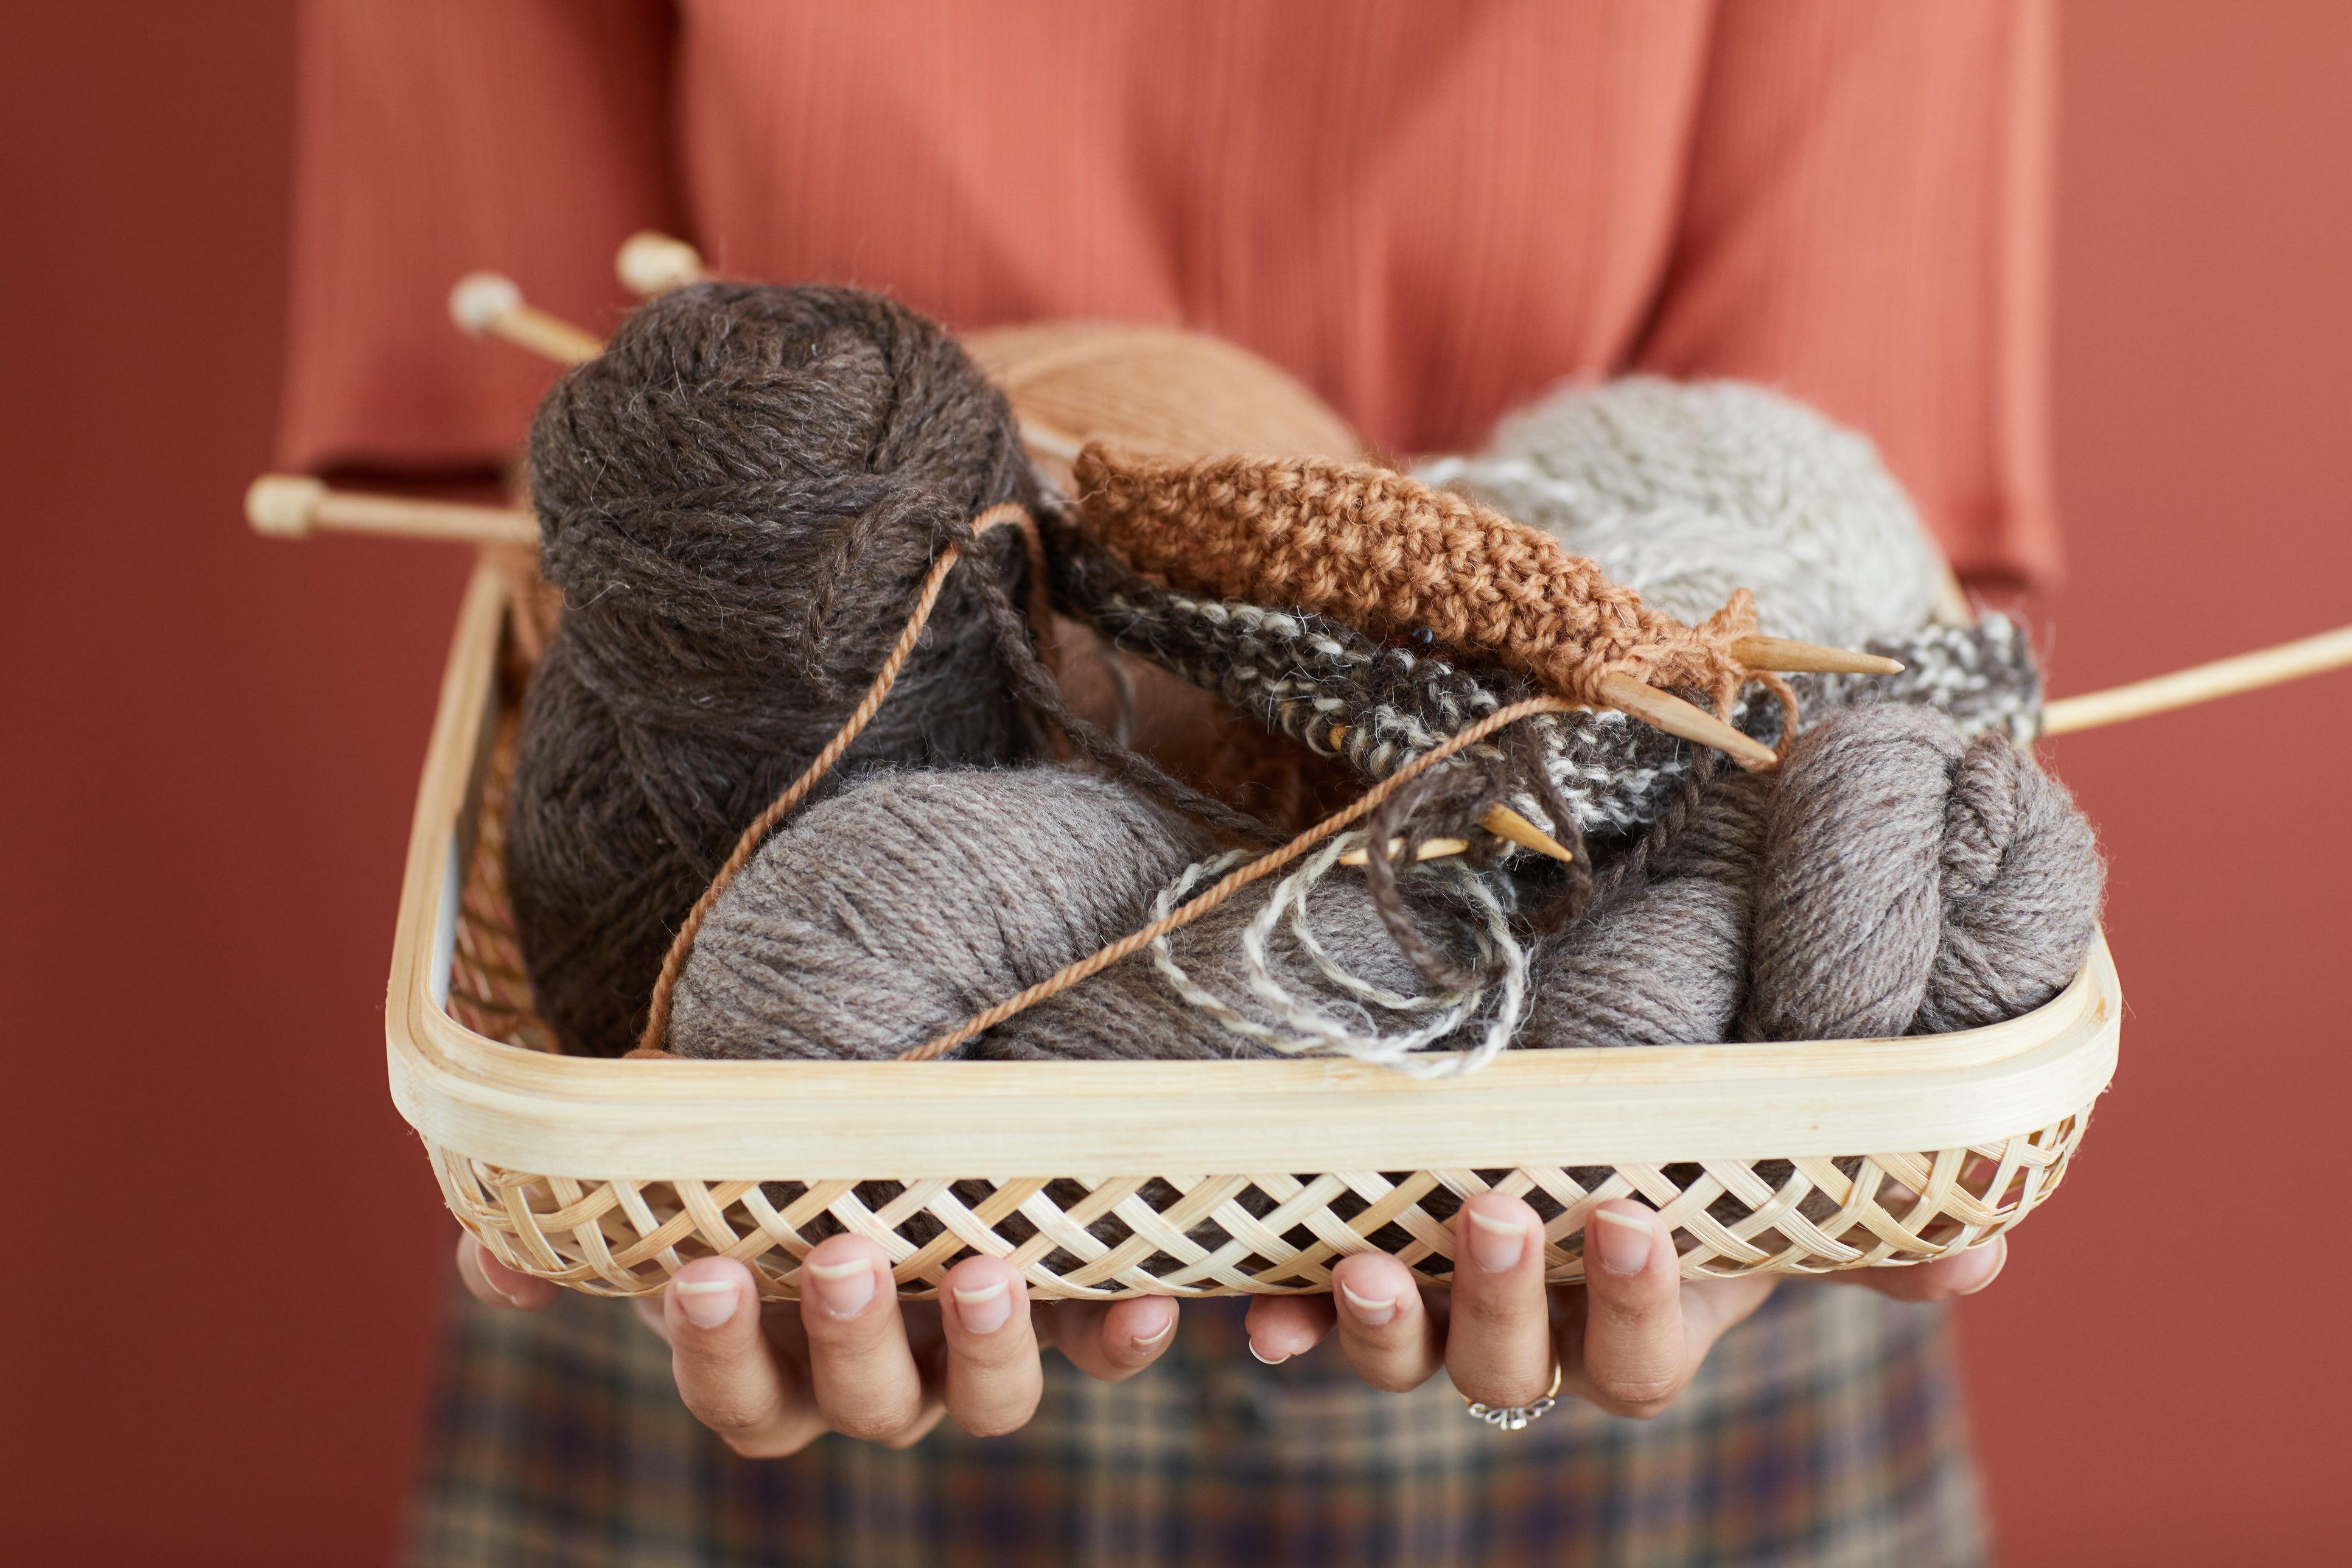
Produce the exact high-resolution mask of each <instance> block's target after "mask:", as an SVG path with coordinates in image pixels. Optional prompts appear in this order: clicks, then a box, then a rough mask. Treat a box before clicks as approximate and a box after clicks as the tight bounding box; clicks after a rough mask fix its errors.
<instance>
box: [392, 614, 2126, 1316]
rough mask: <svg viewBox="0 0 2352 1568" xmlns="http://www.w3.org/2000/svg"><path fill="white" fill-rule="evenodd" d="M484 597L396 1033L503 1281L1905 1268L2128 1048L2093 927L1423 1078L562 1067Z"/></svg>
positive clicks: (434, 821)
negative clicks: (1620, 1227)
mask: <svg viewBox="0 0 2352 1568" xmlns="http://www.w3.org/2000/svg"><path fill="white" fill-rule="evenodd" d="M503 598H504V595H503V591H502V588H501V586H500V584H499V580H498V579H497V577H496V575H495V574H492V573H490V572H488V570H487V569H486V570H485V571H484V572H483V573H481V574H478V576H477V578H476V581H475V584H474V585H473V588H472V589H471V590H470V591H469V593H468V596H467V605H466V609H465V612H464V614H463V616H461V620H460V624H459V627H458V633H457V643H456V646H455V647H454V649H453V652H452V655H451V660H450V667H449V672H448V676H447V679H446V684H445V689H444V691H443V697H442V707H441V712H440V716H439V720H438V722H437V723H436V731H435V738H434V744H433V751H432V752H431V754H430V756H429V757H428V761H427V764H426V769H425V783H424V787H423V789H422V790H421V791H420V797H419V801H418V808H417V819H416V830H415V837H414V838H413V840H412V844H411V850H410V858H409V866H408V877H407V879H406V882H405V884H404V892H403V909H402V917H401V926H400V937H399V940H398V942H397V943H396V945H395V950H394V971H393V977H392V991H391V998H390V1005H389V1006H388V1008H387V1015H386V1016H387V1040H388V1045H389V1047H390V1061H391V1068H392V1079H393V1087H394V1098H395V1100H396V1101H397V1102H398V1103H399V1104H400V1106H401V1109H402V1110H403V1112H404V1114H406V1115H407V1116H408V1118H409V1120H410V1121H411V1123H412V1124H413V1125H415V1127H416V1128H417V1130H418V1131H419V1133H420V1134H421V1135H422V1136H423V1138H424V1140H425V1146H426V1149H427V1152H428V1153H429V1155H430V1157H431V1159H432V1163H433V1167H434V1171H435V1173H436V1176H437V1177H438V1179H439V1181H440V1184H441V1188H442V1192H443V1194H444V1196H445V1198H446V1201H447V1203H448V1205H449V1208H450V1210H451V1212H452V1213H453V1214H455V1215H457V1218H458V1220H459V1222H460V1223H461V1224H463V1225H464V1226H466V1227H467V1229H468V1230H469V1231H471V1232H472V1233H473V1234H475V1235H476V1236H478V1237H480V1238H481V1239H482V1240H483V1241H484V1242H485V1244H487V1245H488V1247H489V1248H490V1250H491V1251H492V1252H493V1253H494V1254H495V1255H496V1256H497V1257H498V1258H499V1259H500V1260H501V1261H502V1262H504V1263H506V1264H507V1265H508V1266H509V1267H510V1268H515V1269H517V1270H519V1271H520V1272H524V1273H528V1274H533V1275H538V1276H540V1277H542V1278H545V1279H552V1280H556V1281H558V1282H560V1283H562V1284H565V1285H568V1286H571V1287H572V1288H574V1289H581V1290H583V1291H588V1292H592V1293H594V1294H600V1295H641V1294H647V1293H651V1292H654V1291H656V1290H658V1289H661V1287H662V1286H663V1284H664V1283H665V1282H666V1281H667V1279H668V1278H669V1276H670V1275H671V1274H672V1273H673V1272H675V1271H676V1270H677V1268H680V1267H681V1266H682V1265H684V1264H685V1263H687V1262H688V1261H690V1260H691V1259H693V1258H699V1257H706V1256H709V1255H711V1254H714V1253H723V1254H726V1255H728V1256H731V1257H734V1258H740V1259H742V1260H743V1261H744V1262H746V1263H748V1264H749V1265H750V1266H751V1268H752V1270H753V1271H754V1273H755V1274H756V1275H757V1277H758V1279H759V1280H760V1283H761V1289H762V1290H763V1292H764V1293H766V1294H767V1295H769V1296H771V1297H775V1298H780V1299H788V1298H791V1297H793V1296H795V1295H796V1294H797V1291H798V1281H799V1269H800V1260H801V1258H803V1256H804V1255H805V1254H806V1253H807V1251H808V1249H809V1248H810V1247H813V1246H814V1245H815V1244H816V1243H817V1242H818V1241H820V1240H823V1239H824V1237H827V1236H831V1235H835V1234H837V1233H839V1232H841V1231H844V1230H846V1231H851V1232H855V1233H856V1234H859V1235H863V1236H866V1237H870V1238H872V1239H873V1240H875V1241H876V1242H877V1243H878V1244H880V1245H881V1246H882V1247H883V1248H884V1249H885V1250H886V1251H887V1253H888V1254H889V1256H890V1258H891V1259H892V1261H893V1263H894V1265H895V1268H896V1273H897V1277H898V1281H899V1285H900V1289H901V1291H902V1293H904V1294H907V1295H909V1296H923V1295H929V1294H931V1293H933V1292H934V1291H935V1290H936V1289H937V1286H938V1282H939V1280H940V1277H941V1276H942V1275H944V1274H945V1272H946V1271H947V1269H948V1268H950V1266H951V1265H952V1264H953V1263H954V1262H955V1261H956V1260H957V1259H958V1258H961V1257H963V1256H964V1255H965V1254H966V1253H967V1252H971V1251H981V1252H988V1253H993V1254H995V1255H997V1256H1000V1257H1003V1258H1007V1259H1008V1260H1010V1261H1012V1262H1013V1264H1014V1266H1015V1267H1017V1268H1020V1269H1021V1270H1022V1271H1023V1273H1024V1278H1026V1279H1027V1280H1028V1282H1029V1286H1030V1290H1031V1294H1032V1295H1033V1296H1034V1297H1035V1298H1037V1299H1040V1300H1050V1299H1055V1298H1062V1297H1084V1298H1092V1299H1108V1298H1115V1297H1120V1296H1127V1295H1134V1294H1145V1293H1158V1294H1169V1295H1231V1294H1242V1293H1250V1294H1267V1293H1299V1292H1312V1291H1320V1290H1328V1289H1330V1268H1331V1265H1332V1264H1333V1262H1334V1261H1336V1260H1337V1259H1338V1258H1341V1257H1344V1256H1346V1255H1347V1254H1349V1253H1350V1252H1355V1251H1361V1250H1365V1249H1368V1248H1379V1249H1381V1250H1385V1251H1391V1252H1394V1253H1396V1254H1397V1255H1398V1256H1399V1257H1400V1258H1402V1259H1403V1261H1404V1262H1405V1263H1406V1264H1407V1265H1408V1266H1409V1267H1411V1268H1412V1269H1413V1270H1414V1271H1415V1273H1416V1274H1417V1275H1418V1276H1419V1277H1420V1278H1422V1279H1424V1280H1426V1281H1428V1282H1430V1283H1433V1284H1442V1283H1444V1281H1445V1280H1447V1279H1449V1278H1450V1275H1451V1262H1452V1257H1453V1243H1454V1229H1453V1218H1454V1215H1455V1213H1456V1211H1457V1209H1458V1206H1459V1205H1460V1202H1461V1200H1462V1199H1463V1198H1465V1197H1466V1196H1468V1195H1471V1194H1475V1193H1478V1192H1482V1191H1486V1190H1488V1189H1490V1188H1492V1189H1499V1190H1501V1191H1505V1192H1508V1193H1513V1194H1518V1195H1521V1196H1524V1197H1526V1198H1527V1199H1528V1201H1529V1202H1530V1203H1531V1204H1532V1205H1535V1206H1536V1208H1537V1210H1538V1213H1540V1214H1541V1215H1544V1218H1545V1221H1546V1224H1545V1242H1546V1260H1547V1265H1548V1272H1549V1276H1550V1277H1551V1278H1552V1279H1557V1280H1572V1279H1577V1278H1579V1277H1580V1274H1581V1272H1582V1268H1583V1264H1582V1259H1581V1258H1580V1255H1579V1246H1580V1232H1581V1229H1582V1226H1583V1222H1584V1216H1585V1213H1586V1211H1587V1210H1588V1209H1590V1207H1591V1205H1594V1204H1596V1203H1599V1202H1602V1201H1605V1200H1608V1199H1611V1198H1619V1197H1637V1198H1640V1199H1643V1200H1645V1201H1647V1202H1648V1203H1650V1204H1651V1205H1654V1206H1655V1207H1656V1208H1657V1209H1659V1210H1660V1211H1661V1213H1663V1214H1664V1215H1665V1217H1666V1218H1667V1220H1668V1222H1669V1223H1670V1224H1671V1225H1672V1226H1674V1227H1675V1234H1676V1238H1677V1244H1678V1246H1679V1247H1680V1249H1681V1254H1682V1267H1683V1272H1684V1274H1685V1277H1686V1278H1702V1277H1707V1276H1724V1275H1733V1274H1742V1273H1754V1272H1769V1273H1822V1272H1828V1271H1831V1270H1833V1269H1841V1268H1864V1267H1874V1266H1889V1265H1902V1264H1910V1263H1917V1262H1924V1261H1927V1260H1929V1259H1932V1258H1939V1257H1943V1256H1945V1255H1947V1254H1948V1253H1950V1252H1954V1251H1958V1250H1960V1249H1962V1248H1965V1247H1973V1246H1976V1245H1979V1244H1980V1243H1982V1242H1984V1241H1986V1240H1989V1239H1990V1237H1994V1236H1997V1235H2000V1233H2002V1232H2003V1231H2005V1230H2007V1229H2009V1228H2010V1227H2011V1226H2014V1225H2015V1224H2017V1223H2018V1221H2020V1220H2021V1219H2023V1218H2024V1217H2025V1216H2026V1215H2028V1214H2030V1213H2031V1212H2032V1210H2033V1209H2034V1207H2035V1206H2037V1205H2039V1204H2041V1203H2042V1201H2043V1200H2045V1199H2046V1198H2047V1197H2048V1196H2049V1195H2050V1194H2051V1193H2053V1192H2054V1191H2055V1190H2056V1188H2057V1186H2058V1184H2059V1181H2060V1179H2061V1178H2062V1177H2063V1174H2064V1172H2065V1169H2066V1164H2067V1162H2068V1161H2069V1160H2070V1159H2071V1158H2072V1156H2073V1154H2074V1151H2075V1149H2076V1147H2077V1146H2078V1144H2079V1143H2080V1142H2081V1140H2082V1137H2083V1133H2084V1129H2085V1127H2086V1125H2087V1122H2088V1117H2089V1110H2090V1107H2091V1103H2092V1101H2093V1100H2095V1098H2096V1097H2097V1095H2098V1094H2099V1093H2100V1092H2101V1091H2102V1090H2103V1089H2105V1086H2106V1084H2107V1082H2108V1079H2109V1078H2110V1077H2111V1076H2112V1074H2113V1071H2114V1067H2115V1062H2116V1040H2117V1025H2118V1020H2119V1018H2120V1015H2121V993H2120V990H2119V988H2118V987H2117V984H2116V976H2115V970H2114V965H2113V963H2112V961H2111V959H2110V958H2109V957H2108V955H2107V952H2106V951H2105V945H2104V943H2102V944H2100V946H2099V947H2098V948H2097V949H2096V950H2095V952H2093V954H2092V955H2091V958H2090V960H2089V962H2088V963H2086V964H2085V966H2084V971H2083V973H2082V974H2081V975H2080V976H2078V978H2077V979H2076V981H2075V983H2074V985H2073V986H2072V987H2070V988H2069V989H2068V991H2067V992H2066V993H2065V994H2063V995H2062V996H2060V997H2059V998H2057V999H2056V1000H2054V1001H2053V1002H2052V1003H2051V1004H2050V1005H2048V1006H2045V1007H2043V1008H2042V1009H2040V1010H2039V1011H2037V1012H2036V1013H2034V1014H2032V1015H2030V1016H2028V1017H2025V1018H2021V1019H2017V1020H2014V1021H2013V1022H2011V1023H2009V1024H2004V1025H2000V1026H1995V1027H1993V1028H1990V1029H1979V1030H1973V1031H1970V1032H1969V1033H1968V1034H1965V1035H1954V1036H1944V1037H1929V1038H1926V1039H1909V1040H1889V1041H1837V1042H1816V1043H1810V1044H1802V1045H1794V1046H1741V1047H1664V1048H1656V1049H1643V1050H1617V1051H1558V1052H1524V1053H1507V1055H1506V1056H1505V1057H1504V1058H1502V1059H1501V1060H1499V1061H1497V1062H1496V1063H1495V1064H1494V1065H1493V1066H1491V1067H1489V1068H1486V1070H1485V1071H1483V1072H1480V1073H1478V1074H1476V1075H1474V1076H1473V1077H1471V1078H1468V1079H1462V1080H1458V1081H1454V1082H1447V1083H1435V1084H1430V1083H1414V1082H1412V1081H1410V1080H1406V1079H1402V1078H1401V1077H1400V1076H1399V1075H1394V1074H1390V1073H1386V1072H1384V1071H1382V1070H1381V1069H1379V1068H1361V1067H1359V1066H1357V1065H1356V1064H1352V1063H1345V1062H1333V1061H1295V1062H1231V1063H1197V1062H1186V1063H1165V1064H1160V1063H1133V1062H1125V1063H1107V1062H1106V1063H927V1064H901V1063H733V1062H607V1061H584V1060H573V1059H569V1058H562V1057H559V1056H554V1055H551V1037H550V1036H549V1033H548V1031H547V1030H546V1028H545V1026H544V1025H542V1024H541V1023H540V1022H539V1020H538V1019H537V1018H536V1017H535V1016H532V1014H531V1011H530V994H529V987H528V985H527V984H526V983H525V982H524V979H523V974H522V968H521V964H520V956H519V954H518V953H517V952H516V951H515V946H514V937H513V932H512V929H511V924H510V920H509V914H508V908H507V900H506V891H505V886H504V881H503V856H502V850H503V845H502V842H501V837H500V827H499V825H500V821H501V818H502V806H503V793H504V787H505V772H506V768H507V766H508V763H509V757H510V746H509V738H510V733H511V708H510V700H511V697H512V695H513V694H512V692H511V691H510V690H509V689H507V684H506V683H505V682H503V681H502V680H501V679H500V678H499V674H498V669H497V663H498V661H497V654H498V651H499V635H500V628H501V625H502V604H503ZM1204 1171H1207V1172H1224V1173H1222V1174H1216V1173H1211V1174H1203V1173H1202V1172H1204Z"/></svg>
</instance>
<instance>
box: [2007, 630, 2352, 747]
mask: <svg viewBox="0 0 2352 1568" xmlns="http://www.w3.org/2000/svg"><path fill="white" fill-rule="evenodd" d="M2346 665H2352V626H2339V627H2337V628H2336V630H2335V631H2332V632H2322V633H2320V634H2319V636H2317V637H2305V638H2303V639H2302V640H2300V641H2298V642H2291V643H2282V644H2280V645H2279V646H2278V647H2267V648H2263V649H2262V650H2261V651H2260V652H2257V653H2242V654H2240V655H2238V656H2237V657H2236V658H2222V659H2216V660H2214V661H2213V662H2212V663H2211V664H2200V665H2198V666H2197V667H2196V668H2192V669H2182V670H2176V671H2174V672H2173V673H2172V674H2170V675H2159V676H2158V677H2156V678H2155V679H2152V680H2135V681H2133V682H2132V683H2131V684H2130V685H2128V686H2116V687H2112V688H2110V689H2107V690H2105V691H2092V692H2086V693H2084V695H2083V696H2080V697H2062V698H2060V699H2059V700H2057V701H2055V702H2047V703H2044V704H2043V705H2042V733H2043V734H2044V735H2071V734H2073V733H2074V731H2077V730H2095V729H2097V728H2098V727H2099V726H2100V725H2102V724H2119V723H2121V722H2123V721H2125V720H2126V719H2138V718H2143V717H2145V716H2146V715H2147V714H2150V713H2162V712H2165V711H2167V710H2169V709H2174V708H2187V707H2189V706H2190V705H2191V704H2194V703H2198V702H2210V701H2212V700H2214V699H2215V698H2217V697H2231V696H2234V695H2236V694H2237V693H2238V692H2241V691H2252V690H2255V689H2259V688H2261V687H2264V686H2275V685H2277V684H2278V683H2279V682H2281V681H2283V680H2300V679H2302V678H2303V677H2305V676H2306V675H2317V674H2318V673H2319V672H2320V671H2321V670H2324V669H2339V668H2343V667H2344V666H2346Z"/></svg>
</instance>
